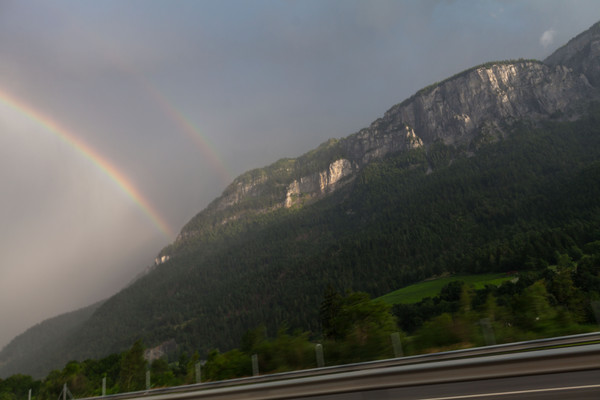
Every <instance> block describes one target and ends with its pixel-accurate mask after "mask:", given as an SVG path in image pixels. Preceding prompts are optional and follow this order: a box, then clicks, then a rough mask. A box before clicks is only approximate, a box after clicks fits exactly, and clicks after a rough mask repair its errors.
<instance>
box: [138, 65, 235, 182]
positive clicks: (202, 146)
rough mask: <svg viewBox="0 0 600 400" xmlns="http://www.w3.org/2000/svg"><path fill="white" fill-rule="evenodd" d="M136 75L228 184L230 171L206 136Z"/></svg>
mask: <svg viewBox="0 0 600 400" xmlns="http://www.w3.org/2000/svg"><path fill="white" fill-rule="evenodd" d="M134 76H136V79H137V80H138V82H139V84H140V86H141V87H142V88H144V89H145V90H146V92H147V93H149V95H150V97H151V98H153V99H154V101H155V102H156V103H157V104H158V105H159V108H160V109H161V110H162V111H163V112H164V113H165V114H166V115H167V116H168V117H169V119H170V120H171V121H173V122H174V123H175V124H176V125H177V126H178V127H179V129H180V130H181V131H183V132H185V133H186V134H187V135H188V136H189V137H190V138H191V139H192V140H193V141H194V142H195V143H196V146H197V147H198V149H199V150H200V152H201V153H202V155H203V156H204V158H205V160H206V161H207V162H208V163H209V164H210V165H211V166H212V167H213V168H214V172H216V173H217V175H218V176H219V179H220V180H221V183H223V184H225V185H228V184H229V183H231V181H232V179H233V178H232V173H231V172H230V171H229V169H228V168H227V167H226V166H225V164H224V163H223V161H222V157H221V156H220V155H219V153H218V152H217V150H216V149H215V148H214V146H213V145H212V144H211V143H210V142H209V140H208V138H206V136H205V135H203V134H202V132H201V131H200V130H199V129H198V128H197V127H196V126H195V125H194V123H193V122H192V121H190V119H189V118H187V117H186V116H185V115H183V113H182V112H181V111H179V110H178V109H177V108H176V107H175V106H174V105H173V104H172V103H171V102H170V101H168V100H167V98H166V97H165V96H164V95H163V94H162V93H161V92H160V91H159V90H158V89H157V88H156V87H155V86H154V85H153V84H152V83H150V82H149V81H147V80H146V79H142V77H141V76H139V75H134Z"/></svg>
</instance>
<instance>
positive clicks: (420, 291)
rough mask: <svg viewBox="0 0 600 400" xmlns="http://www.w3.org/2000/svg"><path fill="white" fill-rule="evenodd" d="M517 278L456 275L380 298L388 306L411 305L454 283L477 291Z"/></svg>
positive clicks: (429, 281) (412, 286) (418, 284)
mask: <svg viewBox="0 0 600 400" xmlns="http://www.w3.org/2000/svg"><path fill="white" fill-rule="evenodd" d="M513 278H515V277H514V276H509V275H506V274H505V273H499V274H483V275H455V276H449V277H445V278H439V279H432V280H427V281H423V282H419V283H415V284H414V285H410V286H407V287H404V288H402V289H398V290H396V291H394V292H391V293H388V294H386V295H383V296H381V297H379V298H378V299H379V300H383V301H384V302H386V303H388V304H409V303H416V302H418V301H420V300H421V299H424V298H425V297H434V296H437V295H438V294H439V293H440V290H441V289H442V287H444V285H446V284H448V283H449V282H452V281H463V282H465V283H467V284H470V285H472V286H473V287H475V289H483V288H484V287H485V285H500V284H501V283H502V282H504V281H507V280H510V279H513Z"/></svg>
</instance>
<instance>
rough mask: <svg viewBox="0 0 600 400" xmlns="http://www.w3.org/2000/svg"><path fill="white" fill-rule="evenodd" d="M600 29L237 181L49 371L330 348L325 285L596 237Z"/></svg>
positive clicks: (12, 367) (493, 261) (57, 350)
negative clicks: (257, 332)
mask: <svg viewBox="0 0 600 400" xmlns="http://www.w3.org/2000/svg"><path fill="white" fill-rule="evenodd" d="M599 31H600V29H599V25H598V24H597V25H594V26H593V27H592V28H590V30H588V31H586V32H584V33H582V34H581V35H579V36H578V37H577V38H576V39H574V40H573V41H571V42H569V43H568V44H567V45H566V46H564V47H562V48H561V49H559V50H558V51H557V53H556V54H555V55H553V56H551V57H549V58H548V59H547V60H546V61H544V62H540V61H532V60H516V61H502V62H491V63H487V64H484V65H480V66H477V67H473V68H471V69H469V70H466V71H463V72H462V73H459V74H457V75H455V76H453V77H450V78H448V79H446V80H444V81H442V82H440V83H437V84H434V85H431V86H429V87H427V88H425V89H423V90H421V91H419V92H417V93H416V94H415V95H414V96H412V97H411V98H409V99H407V100H405V101H403V102H401V103H399V104H397V105H395V106H393V107H392V108H390V109H389V110H388V111H387V112H385V114H384V115H383V117H382V118H379V119H377V120H376V121H374V122H373V123H372V124H371V125H370V126H369V127H368V128H365V129H362V130H360V131H359V132H357V133H355V134H352V135H350V136H348V137H345V138H342V139H332V140H329V141H327V142H325V143H323V144H322V145H321V146H319V147H317V148H316V149H315V150H313V151H311V152H308V153H307V154H304V155H302V156H300V157H298V158H295V159H282V160H279V161H277V162H275V163H274V164H272V165H270V166H267V167H265V168H260V169H255V170H252V171H249V172H247V173H245V174H242V175H241V176H239V177H237V178H236V179H235V180H234V181H233V182H232V183H231V184H230V185H229V186H228V187H227V188H226V190H225V191H224V192H223V194H222V195H221V196H220V197H219V198H217V199H215V200H214V201H213V202H212V203H211V204H210V205H209V206H208V207H206V209H204V210H202V211H201V212H200V213H199V214H198V215H196V216H195V217H194V218H192V219H191V220H190V221H189V222H188V223H187V224H186V225H185V226H184V227H183V229H182V230H181V233H180V234H179V236H178V237H177V240H176V241H175V242H174V243H172V244H171V245H169V246H167V247H166V248H165V249H163V250H162V251H161V252H160V254H159V256H158V258H157V261H156V266H155V268H154V269H153V270H152V271H150V272H149V273H148V274H146V275H145V276H143V277H142V278H140V279H139V280H138V281H136V282H135V283H133V284H132V285H130V286H129V287H127V288H125V289H124V290H122V291H121V292H119V293H118V294H116V295H115V296H113V297H111V298H110V299H108V300H107V301H106V302H105V303H103V304H102V305H101V306H100V307H98V308H97V309H96V310H95V311H93V313H92V314H91V316H90V317H89V318H88V319H87V320H86V321H85V322H83V323H82V324H80V325H78V326H76V327H74V329H73V330H72V331H71V332H70V333H69V334H68V335H66V337H65V336H61V339H60V340H57V341H56V342H53V343H54V344H51V343H50V342H48V345H47V346H46V348H47V349H48V350H47V351H46V353H45V355H44V357H41V356H40V357H38V361H39V362H38V366H39V368H38V369H44V371H46V372H47V370H48V369H50V368H53V367H58V366H61V365H63V364H64V362H66V361H68V360H70V359H80V360H81V359H85V358H98V357H102V356H105V355H107V354H110V353H113V352H118V351H122V350H124V349H126V348H128V347H130V346H131V344H132V343H133V342H134V341H135V340H136V339H138V338H142V339H143V340H144V343H145V344H146V345H147V346H156V345H158V344H160V343H163V342H166V341H169V340H175V341H176V343H177V344H178V346H179V350H180V351H181V350H185V351H200V352H204V351H207V350H209V349H210V348H220V349H221V350H227V349H229V348H232V347H235V346H237V345H238V340H239V338H240V337H241V336H242V334H243V333H244V332H245V331H246V330H247V329H250V328H254V327H256V326H258V325H260V324H263V323H264V324H266V326H267V328H268V330H270V331H271V332H272V331H273V330H274V329H275V327H276V326H279V325H281V324H282V323H284V322H286V323H287V324H288V325H289V326H290V327H292V328H302V329H307V330H311V331H312V332H314V333H315V334H318V333H319V331H320V327H319V326H318V318H317V314H318V309H319V304H320V302H321V301H322V296H323V292H324V289H325V287H326V286H327V285H328V284H332V285H333V286H334V287H335V288H337V289H338V290H340V291H344V290H346V289H351V290H362V291H366V292H368V293H369V294H371V295H372V296H381V295H383V294H385V293H388V292H391V291H393V290H396V289H398V288H401V287H404V286H406V285H408V284H411V283H414V282H417V281H421V280H423V279H426V278H429V277H432V276H436V275H440V274H442V273H444V272H449V273H483V272H501V271H511V270H519V269H522V268H523V267H524V266H525V265H526V263H527V262H528V260H529V259H530V258H531V257H535V258H542V259H547V260H549V261H552V259H553V257H555V255H556V252H557V251H567V250H568V249H571V248H573V247H574V246H575V247H576V246H578V245H581V244H582V243H586V242H589V241H592V240H598V239H600V230H599V229H598V227H599V226H600V212H599V211H600V210H599V203H598V201H597V199H598V198H600V185H599V183H600V162H599V160H600V123H599V122H600V107H599V106H598V104H597V100H598V98H599V96H600V90H599V89H600V88H599V87H598V86H597V85H596V82H600V74H599V73H598V71H600V67H599V66H600V58H599V57H598V55H597V54H596V53H595V51H592V50H590V49H595V48H600V46H598V45H599V44H600V32H599ZM588 50H589V51H588ZM5 350H6V349H5ZM32 354H33V353H21V355H20V357H21V358H14V357H13V358H8V357H7V356H6V355H5V351H3V352H2V353H0V362H2V366H1V367H0V375H6V374H10V373H12V372H16V371H19V372H24V373H32V370H31V367H29V366H26V363H23V362H22V359H25V358H26V357H33V356H32ZM36 354H40V353H39V352H38V353H36ZM30 359H31V358H30ZM21 366H22V367H21ZM35 374H36V375H38V376H39V371H36V373H35Z"/></svg>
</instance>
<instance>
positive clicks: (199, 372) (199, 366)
mask: <svg viewBox="0 0 600 400" xmlns="http://www.w3.org/2000/svg"><path fill="white" fill-rule="evenodd" d="M195 367H196V383H202V364H201V363H200V361H198V362H197V363H196V366H195Z"/></svg>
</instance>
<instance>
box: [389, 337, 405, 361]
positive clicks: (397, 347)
mask: <svg viewBox="0 0 600 400" xmlns="http://www.w3.org/2000/svg"><path fill="white" fill-rule="evenodd" d="M390 337H391V338H392V347H393V348H394V357H396V358H398V357H403V356H404V352H403V351H402V342H401V341H400V333H399V332H394V333H392V334H391V335H390Z"/></svg>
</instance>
